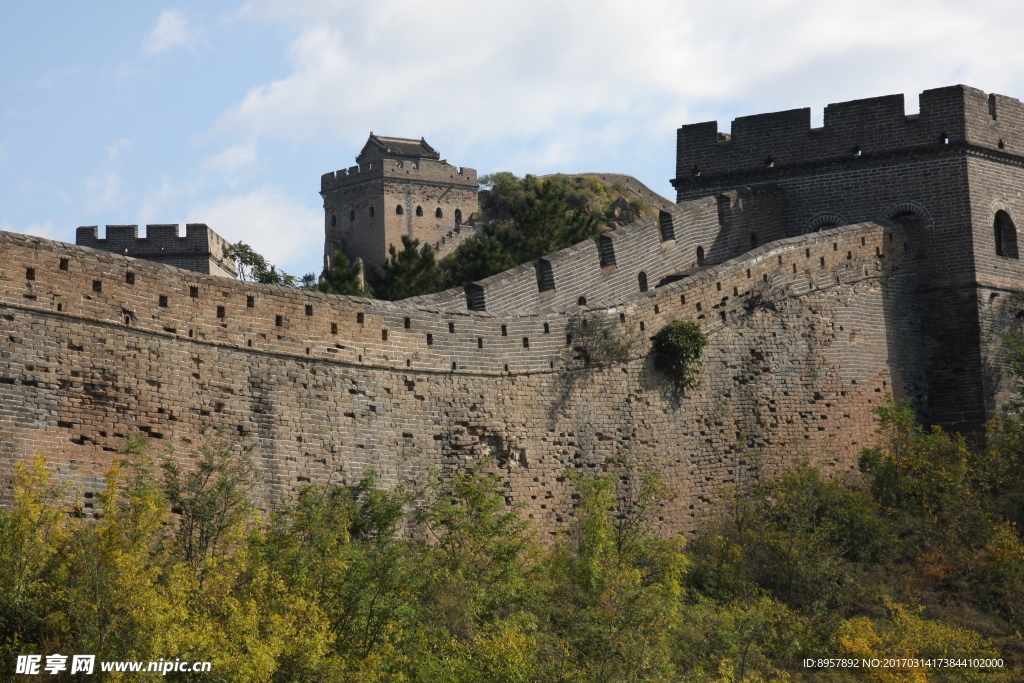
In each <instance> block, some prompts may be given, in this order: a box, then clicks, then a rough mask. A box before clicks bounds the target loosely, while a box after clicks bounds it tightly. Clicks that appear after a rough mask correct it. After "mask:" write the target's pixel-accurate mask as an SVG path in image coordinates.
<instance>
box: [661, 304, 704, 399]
mask: <svg viewBox="0 0 1024 683" xmlns="http://www.w3.org/2000/svg"><path fill="white" fill-rule="evenodd" d="M707 344H708V338H707V335H705V334H704V333H703V332H701V329H700V326H699V325H697V324H696V323H693V322H690V321H689V320H676V321H675V322H671V323H669V324H668V325H665V327H663V328H661V331H660V332H658V334H657V335H656V336H655V337H654V354H655V355H654V366H655V367H656V368H658V369H659V370H661V371H662V372H664V373H666V374H667V375H669V376H670V377H672V379H673V380H674V381H675V384H676V387H677V388H679V389H696V388H697V387H699V386H700V376H699V373H700V363H699V361H700V356H701V354H702V353H703V352H704V347H705V346H707Z"/></svg>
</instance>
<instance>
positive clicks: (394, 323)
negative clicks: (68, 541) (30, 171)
mask: <svg viewBox="0 0 1024 683" xmlns="http://www.w3.org/2000/svg"><path fill="white" fill-rule="evenodd" d="M715 210H716V211H717V209H715ZM631 227H632V226H631ZM905 241H906V239H905V237H904V232H903V228H901V227H900V226H899V225H896V224H891V223H886V224H863V225H855V226H847V227H843V228H838V229H835V230H829V231H823V232H820V233H815V234H811V235H806V236H801V237H795V238H790V239H785V240H779V241H775V242H772V243H769V244H766V245H764V246H761V247H759V248H756V249H753V250H751V251H749V252H747V253H745V254H743V255H741V256H739V257H736V258H732V259H730V260H726V261H724V262H722V263H720V264H717V265H713V266H710V267H707V268H704V269H702V270H699V271H697V272H695V273H694V274H692V275H690V276H688V277H684V278H682V279H680V280H678V281H675V282H672V283H670V284H667V285H665V286H663V287H660V288H654V287H653V286H652V287H651V288H650V289H649V290H648V291H647V292H645V293H640V292H636V293H634V294H633V295H631V296H630V297H625V298H624V299H623V300H622V302H621V303H619V304H617V305H616V306H615V307H611V308H609V309H607V310H606V311H605V313H606V314H607V315H610V316H612V320H613V321H616V325H617V326H618V329H620V330H621V331H622V333H623V334H625V335H627V336H628V337H629V338H630V339H632V341H633V344H634V346H633V352H632V360H631V361H629V362H628V363H626V364H624V365H619V366H614V367H608V368H597V369H585V368H579V367H577V365H576V363H577V361H574V360H573V358H572V356H571V355H570V354H567V353H566V346H565V343H566V337H565V334H566V322H567V319H568V314H566V313H555V312H550V311H548V312H544V311H538V310H530V311H526V312H523V313H519V314H517V313H511V312H510V313H506V314H498V313H494V312H491V311H466V310H462V311H455V310H446V309H445V308H444V305H445V303H446V302H450V300H451V298H452V296H454V293H450V294H447V295H446V296H445V297H441V298H440V300H439V301H432V300H430V299H429V298H423V299H421V300H420V301H419V302H395V303H391V302H382V301H372V300H367V299H359V298H353V297H337V296H328V295H322V294H318V293H310V292H303V291H300V290H293V289H286V288H279V287H273V286H267V285H256V284H251V283H243V282H238V281H234V280H227V279H223V278H216V277H210V276H204V275H201V274H198V273H190V272H187V271H182V270H177V269H174V268H171V267H168V266H163V265H160V264H153V263H149V262H146V261H141V260H135V259H132V258H126V257H124V256H121V255H116V254H110V253H106V252H101V251H95V250H91V249H86V248H82V247H76V246H74V245H68V244H63V243H59V242H51V241H47V240H43V239H39V238H34V237H27V236H22V235H14V234H11V233H0V315H2V320H3V327H4V332H3V334H4V336H5V338H4V340H3V342H2V345H0V350H2V356H0V434H2V435H3V436H2V438H0V478H2V480H3V491H4V495H5V496H9V493H10V483H11V477H12V472H13V465H14V463H15V462H18V461H23V460H25V459H27V458H29V457H31V456H32V455H33V454H35V453H42V454H43V455H44V456H45V457H46V459H47V462H48V464H49V466H50V467H51V468H52V469H53V470H54V471H55V472H56V473H57V474H58V475H59V476H60V478H62V479H63V480H65V481H67V482H69V483H71V484H73V485H74V486H75V487H76V488H77V490H78V491H79V492H81V493H82V494H83V495H84V494H86V493H95V492H96V491H97V490H98V489H99V487H100V486H101V485H102V482H101V480H100V477H101V475H102V473H103V472H104V471H105V470H106V468H107V467H108V466H109V465H110V463H111V461H112V459H113V458H114V457H115V456H114V450H115V449H116V448H117V447H118V445H119V443H120V441H121V439H122V437H123V436H125V435H129V434H134V433H138V432H143V433H148V434H150V435H151V436H153V437H154V438H157V439H160V440H166V441H168V442H170V443H171V444H172V445H173V447H174V449H175V452H176V453H177V454H178V456H177V457H180V458H182V459H183V461H187V453H188V449H189V448H190V446H192V445H194V444H195V443H196V442H197V440H198V439H199V431H200V429H201V428H202V426H203V425H204V424H210V425H213V426H216V427H221V428H224V429H225V430H226V431H228V432H229V433H234V434H239V433H245V434H248V435H250V438H251V439H252V440H253V441H254V443H255V445H256V450H255V452H254V453H255V457H256V458H257V463H258V465H259V467H260V469H261V472H262V480H263V485H262V488H261V490H260V491H259V494H258V495H259V503H260V506H261V507H264V508H267V507H270V506H272V505H274V504H276V503H277V502H279V501H281V500H284V499H287V498H289V497H290V496H292V495H293V493H294V491H295V490H296V488H297V487H298V486H301V485H302V484H304V483H306V482H327V481H331V482H339V483H342V482H348V483H351V482H354V481H356V480H358V478H360V477H361V476H362V475H363V474H365V472H366V471H367V470H369V469H372V470H375V471H376V472H378V474H379V475H380V477H381V481H382V482H383V483H384V484H385V485H387V486H393V485H397V484H400V483H403V484H407V485H410V486H418V485H422V483H423V482H424V480H425V478H426V476H427V473H428V472H429V470H430V469H431V468H436V469H438V470H440V471H442V472H445V471H447V472H451V471H452V470H454V469H456V468H459V467H464V466H466V465H467V464H470V463H471V462H474V461H476V460H477V459H479V458H488V459H490V462H492V463H493V464H494V466H495V467H496V468H498V469H499V471H501V472H502V474H503V476H505V477H506V478H507V480H508V481H509V483H510V484H511V489H510V493H509V499H510V500H511V501H513V502H522V503H524V504H525V505H526V514H527V515H528V516H530V517H531V518H533V519H534V520H536V521H537V522H538V523H539V524H540V525H541V528H542V529H543V530H544V531H545V533H555V532H557V530H558V529H559V528H562V527H563V526H564V524H565V523H566V522H567V521H568V518H569V515H570V514H571V506H572V500H571V493H572V491H571V487H570V484H568V483H567V482H566V481H565V479H564V476H563V475H564V472H565V470H566V469H567V468H569V469H575V470H581V471H597V470H600V469H603V468H606V467H608V468H611V470H612V471H614V470H615V469H616V465H614V464H612V465H609V463H614V462H622V461H626V462H633V463H646V464H648V465H650V466H653V467H656V468H657V469H659V470H661V471H662V472H663V473H664V475H665V477H666V479H667V481H668V482H669V483H670V484H671V485H673V486H675V487H676V488H677V489H678V490H679V491H680V496H679V497H678V498H677V499H676V500H675V501H673V502H672V503H669V504H667V506H666V508H665V510H664V514H663V517H664V519H665V521H666V525H667V526H666V530H677V531H690V530H693V528H694V526H695V524H696V522H697V520H698V519H699V516H700V515H701V514H702V513H703V512H704V511H706V510H707V509H708V508H709V506H710V504H711V501H712V500H713V498H714V496H715V495H716V492H718V491H719V490H720V487H721V486H722V485H723V484H727V483H730V482H737V481H741V480H744V479H746V478H749V477H751V476H754V475H756V474H759V473H764V472H767V471H771V470H772V469H774V468H776V467H778V466H780V465H782V464H784V463H786V462H789V461H791V460H792V459H793V458H796V457H800V456H801V454H802V453H804V452H808V453H812V454H815V455H816V456H820V460H821V462H820V463H819V464H820V465H821V466H822V467H823V468H825V469H826V470H827V471H829V472H833V473H841V472H849V471H851V470H853V469H854V467H855V462H856V457H857V455H858V453H859V450H860V448H862V447H863V446H865V445H868V444H870V443H871V442H872V441H873V439H874V438H875V437H874V431H873V430H874V423H873V417H872V414H871V410H872V409H873V408H874V407H876V406H877V405H878V403H879V402H880V401H881V400H882V397H883V395H884V393H885V392H887V391H890V390H893V389H894V388H895V389H896V390H897V392H899V391H903V390H904V387H911V388H912V387H914V386H916V385H917V383H919V382H921V381H922V379H921V371H920V369H919V365H918V363H917V360H916V357H917V356H916V354H917V352H918V349H919V348H920V346H921V342H920V339H919V338H918V337H917V336H916V335H917V330H918V326H917V325H916V324H915V323H914V316H915V315H916V308H915V306H914V298H913V292H914V291H916V287H917V285H916V280H915V278H916V273H915V270H914V263H915V260H914V258H913V256H914V255H913V253H908V252H907V250H906V249H904V247H903V244H904V242H905ZM659 248H660V247H659ZM62 266H64V268H62ZM29 269H31V271H30V270H29ZM129 272H131V273H132V274H133V275H134V278H128V273H129ZM29 275H31V278H30V277H29ZM129 279H131V280H132V282H131V283H129V282H128V280H129ZM652 285H653V283H652ZM534 287H536V281H534ZM534 291H536V289H534ZM250 304H251V305H250ZM678 318H686V319H691V320H694V321H696V322H698V323H699V324H701V325H702V327H704V329H705V330H706V332H707V333H708V335H709V337H710V339H711V343H710V345H709V347H708V349H707V351H706V357H705V360H704V364H703V378H704V383H703V386H702V388H701V389H699V390H696V391H692V392H687V393H686V394H685V395H678V394H676V393H675V392H674V391H673V390H672V388H671V385H670V383H669V382H668V380H667V379H666V378H664V377H662V376H660V375H659V374H658V373H657V372H655V371H654V370H653V369H652V366H651V359H650V358H649V355H648V354H649V350H650V338H651V336H652V335H653V334H654V333H655V332H657V330H658V329H660V328H661V327H662V326H663V325H664V324H666V323H668V322H670V321H672V320H675V319H678ZM794 443H797V444H798V445H797V446H794V445H793V444H794ZM8 500H9V498H8ZM83 500H86V501H88V500H92V499H91V498H90V499H83Z"/></svg>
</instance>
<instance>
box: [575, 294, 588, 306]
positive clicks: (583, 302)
mask: <svg viewBox="0 0 1024 683" xmlns="http://www.w3.org/2000/svg"><path fill="white" fill-rule="evenodd" d="M576 305H577V306H586V305H587V297H585V296H581V297H580V298H579V299H576Z"/></svg>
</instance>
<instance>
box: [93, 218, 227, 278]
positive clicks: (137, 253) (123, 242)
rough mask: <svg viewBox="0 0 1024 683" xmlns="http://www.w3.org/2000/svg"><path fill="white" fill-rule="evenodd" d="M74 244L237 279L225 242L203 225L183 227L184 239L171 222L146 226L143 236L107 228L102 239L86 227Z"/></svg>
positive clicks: (131, 227) (132, 227) (116, 227)
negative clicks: (226, 256)
mask: <svg viewBox="0 0 1024 683" xmlns="http://www.w3.org/2000/svg"><path fill="white" fill-rule="evenodd" d="M75 244H78V245H79V246H83V247H91V248H92V249H102V250H103V251H111V252H113V253H115V254H123V255H125V256H131V257H132V258H144V259H146V260H148V261H156V262H157V263H166V264H167V265H170V266H174V267H176V268H184V269H185V270H194V271H196V272H197V273H206V274H207V275H219V276H221V277H238V273H237V272H235V264H234V262H233V261H232V260H231V259H226V258H224V247H226V246H228V241H227V240H225V239H224V238H223V237H221V236H220V235H218V234H217V233H215V232H214V231H213V230H211V229H210V228H209V226H207V225H206V224H205V223H189V224H187V225H186V226H185V234H184V236H182V235H179V234H178V226H177V225H176V224H174V223H171V224H169V225H147V226H146V236H145V237H139V226H137V225H108V226H107V234H106V236H105V237H103V238H100V236H99V229H98V227H97V226H95V225H89V226H83V227H80V228H78V230H77V231H76V232H75Z"/></svg>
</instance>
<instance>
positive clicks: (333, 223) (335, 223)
mask: <svg viewBox="0 0 1024 683" xmlns="http://www.w3.org/2000/svg"><path fill="white" fill-rule="evenodd" d="M337 224H338V217H337V216H331V227H332V228H333V227H334V226H336V225H337Z"/></svg>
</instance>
